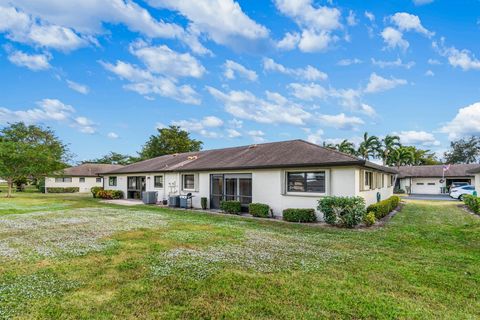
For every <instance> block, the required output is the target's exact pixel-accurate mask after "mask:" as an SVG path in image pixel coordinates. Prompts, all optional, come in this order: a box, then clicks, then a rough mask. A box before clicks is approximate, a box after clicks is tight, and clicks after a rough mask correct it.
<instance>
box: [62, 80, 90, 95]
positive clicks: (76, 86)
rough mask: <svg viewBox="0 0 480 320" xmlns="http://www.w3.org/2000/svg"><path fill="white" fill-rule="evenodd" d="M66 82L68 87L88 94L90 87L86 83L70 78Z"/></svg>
mask: <svg viewBox="0 0 480 320" xmlns="http://www.w3.org/2000/svg"><path fill="white" fill-rule="evenodd" d="M67 84H68V87H69V88H70V89H72V90H75V91H77V92H79V93H81V94H88V93H89V92H90V89H89V88H88V87H87V86H86V85H83V84H80V83H77V82H74V81H71V80H67Z"/></svg>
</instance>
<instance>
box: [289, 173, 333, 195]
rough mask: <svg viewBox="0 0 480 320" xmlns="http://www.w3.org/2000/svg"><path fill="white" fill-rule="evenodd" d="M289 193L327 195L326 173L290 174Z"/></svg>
mask: <svg viewBox="0 0 480 320" xmlns="http://www.w3.org/2000/svg"><path fill="white" fill-rule="evenodd" d="M287 191H288V192H312V193H325V171H318V172H288V173H287Z"/></svg>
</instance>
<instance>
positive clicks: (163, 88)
mask: <svg viewBox="0 0 480 320" xmlns="http://www.w3.org/2000/svg"><path fill="white" fill-rule="evenodd" d="M479 35H480V1H478V0H459V1H453V0H450V1H447V0H391V1H378V0H364V1H354V0H352V1H335V0H330V1H314V0H264V1H247V0H245V1H234V0H182V1H177V0H145V1H138V0H135V1H133V0H82V1H73V0H71V1H63V0H35V1H33V0H30V1H28V0H0V93H1V94H0V125H6V124H7V123H12V122H17V121H24V122H26V123H31V124H40V125H45V126H49V127H51V128H53V129H54V130H55V132H56V133H57V135H58V136H59V137H60V138H61V139H62V140H63V141H64V142H65V143H67V144H68V145H69V148H70V150H71V152H72V153H73V154H74V155H75V157H74V159H75V160H76V161H82V160H87V159H92V158H97V157H100V156H102V155H104V154H106V153H108V152H110V151H115V152H120V153H126V154H131V155H135V154H136V152H138V151H140V149H141V147H142V145H143V144H144V143H145V142H146V141H147V139H148V137H149V136H150V135H152V134H155V133H156V128H162V127H166V126H169V125H178V126H180V127H182V128H183V129H184V130H187V131H188V132H190V133H191V135H192V137H194V138H196V139H199V140H202V141H203V142H204V149H212V148H222V147H228V146H237V145H248V144H252V143H262V142H270V141H281V140H290V139H304V140H308V141H311V142H314V143H318V144H322V143H323V142H327V143H336V142H339V141H341V140H343V139H350V140H352V141H354V142H356V143H358V142H359V141H360V140H361V137H362V135H363V132H365V131H367V132H369V134H371V135H377V136H380V137H383V136H385V135H387V134H396V135H399V136H400V137H401V140H402V142H403V143H404V144H408V145H415V146H417V147H420V148H424V149H430V150H432V151H435V152H437V153H438V154H442V152H443V151H445V150H446V149H448V146H449V142H450V141H451V140H454V139H458V138H462V137H465V136H469V135H480V81H479V80H480V41H479V40H480V37H479Z"/></svg>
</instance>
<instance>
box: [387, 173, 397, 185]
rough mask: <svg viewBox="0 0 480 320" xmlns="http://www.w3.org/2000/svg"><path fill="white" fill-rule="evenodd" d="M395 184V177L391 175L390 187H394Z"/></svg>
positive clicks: (389, 177)
mask: <svg viewBox="0 0 480 320" xmlns="http://www.w3.org/2000/svg"><path fill="white" fill-rule="evenodd" d="M394 183H395V176H394V175H392V174H391V175H389V176H388V187H391V186H393V184H394Z"/></svg>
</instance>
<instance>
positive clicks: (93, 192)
mask: <svg viewBox="0 0 480 320" xmlns="http://www.w3.org/2000/svg"><path fill="white" fill-rule="evenodd" d="M101 190H103V187H92V188H90V192H91V193H92V195H93V197H94V198H98V197H97V193H98V192H99V191H101Z"/></svg>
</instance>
